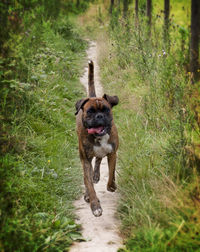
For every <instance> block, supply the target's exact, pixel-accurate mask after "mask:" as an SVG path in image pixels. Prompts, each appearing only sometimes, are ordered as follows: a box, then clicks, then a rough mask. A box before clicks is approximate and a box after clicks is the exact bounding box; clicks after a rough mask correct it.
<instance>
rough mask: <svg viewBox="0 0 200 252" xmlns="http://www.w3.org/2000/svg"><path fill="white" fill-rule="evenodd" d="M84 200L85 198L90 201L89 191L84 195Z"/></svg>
mask: <svg viewBox="0 0 200 252" xmlns="http://www.w3.org/2000/svg"><path fill="white" fill-rule="evenodd" d="M84 200H85V201H86V202H87V203H89V202H90V197H89V195H88V194H87V193H86V194H85V195H84Z"/></svg>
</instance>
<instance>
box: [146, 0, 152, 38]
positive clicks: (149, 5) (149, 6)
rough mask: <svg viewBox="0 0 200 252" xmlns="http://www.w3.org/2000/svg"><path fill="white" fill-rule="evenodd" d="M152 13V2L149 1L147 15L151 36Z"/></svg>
mask: <svg viewBox="0 0 200 252" xmlns="http://www.w3.org/2000/svg"><path fill="white" fill-rule="evenodd" d="M151 12H152V0H147V7H146V15H147V18H148V25H149V34H150V35H151Z"/></svg>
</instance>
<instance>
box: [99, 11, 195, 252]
mask: <svg viewBox="0 0 200 252" xmlns="http://www.w3.org/2000/svg"><path fill="white" fill-rule="evenodd" d="M131 19H132V17H131V18H130V19H124V18H121V17H120V15H118V16H117V15H116V11H113V16H112V17H111V22H110V27H109V30H108V34H109V39H110V47H107V46H103V49H102V53H101V55H103V56H102V60H101V73H102V80H103V82H104V85H105V88H106V92H108V93H110V94H115V95H118V96H119V99H120V105H119V106H118V108H117V109H116V111H115V118H116V122H117V126H118V129H119V135H120V150H119V166H120V167H119V176H118V183H119V186H118V188H119V191H120V194H121V201H120V205H119V214H120V217H121V219H122V231H123V233H124V234H125V236H127V237H128V239H127V241H126V249H124V250H121V251H165V250H166V251H180V250H181V251H188V250H187V249H188V248H189V249H190V251H194V250H196V249H198V246H199V235H198V234H199V232H200V226H199V225H197V223H198V221H197V220H198V219H199V209H198V206H199V203H198V200H199V186H198V180H199V179H198V176H199V174H198V173H197V172H196V169H197V163H195V162H193V160H194V156H193V155H192V154H191V151H189V152H188V146H192V145H191V134H192V127H193V125H194V123H195V121H194V117H193V112H192V111H191V106H190V99H191V98H190V97H191V85H190V75H189V74H188V73H187V72H186V71H185V66H186V65H187V57H184V52H183V51H181V37H180V35H179V32H178V31H179V30H180V28H179V27H175V28H173V29H171V34H173V36H171V37H170V38H171V41H170V50H168V47H167V46H166V44H165V43H164V41H163V33H162V27H160V25H159V22H158V24H157V25H155V27H153V29H152V34H151V39H149V37H148V36H149V33H148V29H147V28H146V22H145V19H143V18H142V17H140V24H139V26H138V27H134V23H133V21H132V20H131ZM180 33H181V34H182V30H181V31H180ZM184 36H185V30H184ZM107 48H108V49H107ZM105 50H106V51H105ZM104 51H105V52H104ZM107 55H109V57H108V56H107Z"/></svg>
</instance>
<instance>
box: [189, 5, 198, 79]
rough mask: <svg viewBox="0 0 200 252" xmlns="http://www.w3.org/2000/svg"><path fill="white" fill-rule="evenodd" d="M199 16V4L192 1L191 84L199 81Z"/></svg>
mask: <svg viewBox="0 0 200 252" xmlns="http://www.w3.org/2000/svg"><path fill="white" fill-rule="evenodd" d="M199 16H200V2H199V0H192V2H191V40H190V72H191V73H192V82H194V81H196V80H197V79H199V71H198V70H199V33H200V32H199V25H200V21H199Z"/></svg>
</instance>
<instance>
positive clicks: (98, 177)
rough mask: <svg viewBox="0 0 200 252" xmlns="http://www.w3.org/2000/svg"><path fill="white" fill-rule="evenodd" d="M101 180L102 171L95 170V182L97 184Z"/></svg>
mask: <svg viewBox="0 0 200 252" xmlns="http://www.w3.org/2000/svg"><path fill="white" fill-rule="evenodd" d="M99 180H100V173H97V172H94V176H93V183H94V184H97V183H98V182H99Z"/></svg>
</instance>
